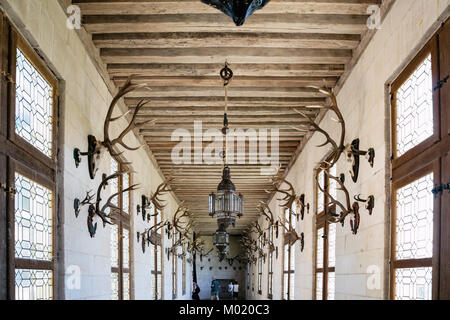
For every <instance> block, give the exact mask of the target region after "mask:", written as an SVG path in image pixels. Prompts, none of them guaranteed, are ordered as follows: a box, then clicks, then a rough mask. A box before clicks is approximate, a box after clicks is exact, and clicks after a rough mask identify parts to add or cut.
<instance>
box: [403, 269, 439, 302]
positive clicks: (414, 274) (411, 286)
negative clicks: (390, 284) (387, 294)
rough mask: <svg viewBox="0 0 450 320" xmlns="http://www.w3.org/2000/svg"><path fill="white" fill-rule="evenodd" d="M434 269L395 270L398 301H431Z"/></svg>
mask: <svg viewBox="0 0 450 320" xmlns="http://www.w3.org/2000/svg"><path fill="white" fill-rule="evenodd" d="M431 289H432V268H406V269H396V270H395V299H396V300H431V299H432V292H431Z"/></svg>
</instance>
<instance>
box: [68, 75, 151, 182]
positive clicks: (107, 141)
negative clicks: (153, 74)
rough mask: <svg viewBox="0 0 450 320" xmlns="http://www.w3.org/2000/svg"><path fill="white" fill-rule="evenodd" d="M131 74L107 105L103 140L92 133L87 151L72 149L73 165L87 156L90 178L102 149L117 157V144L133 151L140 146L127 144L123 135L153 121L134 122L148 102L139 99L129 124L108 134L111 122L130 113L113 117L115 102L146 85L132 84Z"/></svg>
mask: <svg viewBox="0 0 450 320" xmlns="http://www.w3.org/2000/svg"><path fill="white" fill-rule="evenodd" d="M132 78H133V76H130V77H129V78H128V79H127V81H126V82H125V84H124V86H123V87H122V88H120V89H119V91H118V92H117V94H116V95H115V96H114V97H113V99H112V101H111V104H110V105H109V108H108V112H107V114H106V118H105V122H104V125H103V141H98V140H97V139H96V138H95V137H94V136H93V135H89V136H88V151H87V152H81V151H80V150H79V149H78V148H76V149H75V150H74V154H73V156H74V159H75V165H76V166H77V167H78V165H79V164H80V162H81V156H87V157H88V167H89V175H90V177H91V179H94V177H95V174H96V172H97V169H98V168H97V166H96V159H98V157H99V156H100V154H101V152H102V151H103V149H107V150H108V152H109V154H110V155H111V156H112V157H116V158H117V157H118V156H120V155H121V154H122V153H123V152H116V151H115V150H114V149H115V148H116V147H117V146H119V145H120V146H122V147H123V148H125V149H126V150H130V151H135V150H138V149H139V148H141V147H142V146H139V147H130V146H128V145H127V144H126V143H125V142H124V141H123V140H124V138H125V136H126V135H127V134H128V133H130V132H131V131H132V130H134V129H137V128H140V127H143V126H144V125H147V124H149V123H155V120H148V121H144V122H142V123H136V119H137V115H138V113H139V111H140V110H141V109H142V108H143V107H144V106H145V105H146V104H147V103H148V102H145V100H141V101H139V103H138V104H137V105H136V108H135V110H134V113H133V116H132V118H131V121H130V123H129V125H128V126H127V127H126V128H125V129H124V130H123V131H122V132H121V133H120V134H119V135H118V136H117V137H116V138H111V137H110V135H109V127H110V125H111V123H112V122H115V121H117V120H119V119H122V118H124V117H125V116H126V115H127V114H129V113H130V111H128V112H126V113H125V114H123V115H122V116H120V117H116V118H113V116H112V114H113V112H114V109H115V107H116V105H117V103H118V102H119V101H120V99H121V98H123V97H124V96H125V95H126V94H128V93H130V92H132V91H134V90H136V89H138V88H142V87H146V84H133V83H132ZM121 163H122V164H125V163H124V162H121Z"/></svg>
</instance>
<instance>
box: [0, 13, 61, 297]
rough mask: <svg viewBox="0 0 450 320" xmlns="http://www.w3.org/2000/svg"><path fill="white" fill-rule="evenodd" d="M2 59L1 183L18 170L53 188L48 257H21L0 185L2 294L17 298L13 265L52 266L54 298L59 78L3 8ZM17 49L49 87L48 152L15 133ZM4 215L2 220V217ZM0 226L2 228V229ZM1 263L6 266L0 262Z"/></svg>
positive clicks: (57, 284)
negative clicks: (49, 128) (0, 203)
mask: <svg viewBox="0 0 450 320" xmlns="http://www.w3.org/2000/svg"><path fill="white" fill-rule="evenodd" d="M0 32H1V37H0V48H1V50H0V60H1V71H2V73H3V74H4V75H5V76H3V75H2V77H1V80H0V81H1V82H0V83H1V85H0V90H1V94H0V96H1V98H0V99H1V100H0V104H1V108H0V110H1V114H0V120H1V121H0V178H1V181H0V183H2V184H4V185H5V186H6V187H7V188H11V190H13V189H14V186H15V174H16V173H18V174H20V175H22V176H24V177H26V178H28V179H30V180H31V181H33V182H35V183H37V184H40V185H42V186H43V187H45V188H47V189H49V190H50V191H51V192H52V260H51V261H42V260H36V259H21V258H16V256H15V193H14V192H8V193H5V192H3V190H1V191H2V192H1V196H0V200H2V203H5V204H6V205H5V206H3V208H1V209H0V217H1V219H2V223H1V224H2V225H3V226H2V230H4V231H5V232H4V235H5V236H6V235H8V236H6V239H5V243H6V248H4V249H2V250H0V252H1V256H2V257H1V259H0V260H2V261H3V262H2V268H0V269H2V270H1V271H0V277H1V278H3V279H5V280H6V281H5V282H4V283H5V284H6V285H5V286H4V287H2V288H1V289H0V296H1V297H2V298H4V299H10V300H14V299H15V270H16V268H18V269H30V270H51V271H52V299H54V300H57V299H62V298H64V282H63V280H61V279H60V277H59V276H58V274H60V272H61V271H60V270H62V269H63V262H62V261H61V260H60V259H59V257H60V256H61V250H62V243H63V241H62V230H61V224H62V221H63V220H64V218H63V217H61V216H60V215H62V213H63V212H64V209H63V200H62V199H63V198H64V189H63V181H64V177H63V175H62V174H61V173H59V172H58V163H61V162H63V156H64V151H63V150H62V149H63V148H62V138H61V135H62V129H63V126H62V125H61V124H60V122H59V115H60V113H61V112H62V108H61V106H60V103H59V80H58V79H57V77H56V76H54V75H53V73H52V71H50V69H49V68H48V67H47V64H46V62H44V61H43V60H42V59H41V57H40V56H39V55H38V54H37V53H36V52H35V51H34V50H33V49H32V47H31V46H30V45H29V44H28V42H27V41H26V40H25V39H24V38H23V37H22V36H21V35H20V34H19V32H18V31H17V30H16V29H15V27H14V26H13V25H12V24H11V23H10V21H9V20H8V18H7V17H6V15H5V14H4V13H3V12H1V17H0ZM17 50H20V51H21V52H22V53H23V55H24V56H25V57H26V58H27V60H28V61H30V63H31V64H32V65H33V66H34V68H35V69H36V70H37V71H38V72H39V73H40V75H41V76H42V77H43V78H44V79H45V80H46V81H47V82H48V84H49V85H50V86H51V87H52V89H53V92H52V147H51V150H52V154H51V156H50V157H48V156H47V155H45V154H44V153H42V152H41V151H40V150H38V149H37V148H35V147H34V146H33V145H31V144H30V143H29V142H27V141H26V140H25V139H23V138H21V137H20V136H18V135H17V134H16V131H15V128H16V125H15V115H16V85H15V80H16V76H17V75H16V55H17ZM3 221H4V223H3ZM2 230H0V231H2ZM3 267H4V268H3Z"/></svg>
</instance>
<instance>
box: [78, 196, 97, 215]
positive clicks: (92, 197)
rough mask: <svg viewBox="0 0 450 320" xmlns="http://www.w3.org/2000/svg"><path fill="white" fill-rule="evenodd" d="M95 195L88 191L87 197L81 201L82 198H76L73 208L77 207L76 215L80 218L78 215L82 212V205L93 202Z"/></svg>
mask: <svg viewBox="0 0 450 320" xmlns="http://www.w3.org/2000/svg"><path fill="white" fill-rule="evenodd" d="M94 197H95V196H94V195H91V191H88V192H86V197H85V198H84V199H83V200H82V201H80V199H78V198H76V199H75V200H74V202H73V208H74V209H75V217H77V218H78V215H79V214H80V210H81V208H82V207H84V206H86V205H91V204H93V202H92V201H93V200H94Z"/></svg>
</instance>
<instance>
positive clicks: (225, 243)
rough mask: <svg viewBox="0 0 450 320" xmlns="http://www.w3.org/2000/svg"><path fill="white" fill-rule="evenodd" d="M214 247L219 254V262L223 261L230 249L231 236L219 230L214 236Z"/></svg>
mask: <svg viewBox="0 0 450 320" xmlns="http://www.w3.org/2000/svg"><path fill="white" fill-rule="evenodd" d="M213 242H214V245H215V246H216V248H217V251H218V254H219V260H220V261H222V260H223V259H224V258H225V257H226V256H227V254H228V252H229V249H230V235H229V234H228V232H226V231H225V230H220V229H219V230H217V231H216V233H214V236H213Z"/></svg>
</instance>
